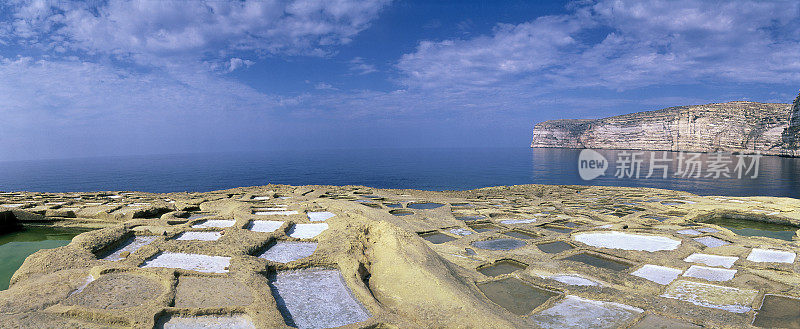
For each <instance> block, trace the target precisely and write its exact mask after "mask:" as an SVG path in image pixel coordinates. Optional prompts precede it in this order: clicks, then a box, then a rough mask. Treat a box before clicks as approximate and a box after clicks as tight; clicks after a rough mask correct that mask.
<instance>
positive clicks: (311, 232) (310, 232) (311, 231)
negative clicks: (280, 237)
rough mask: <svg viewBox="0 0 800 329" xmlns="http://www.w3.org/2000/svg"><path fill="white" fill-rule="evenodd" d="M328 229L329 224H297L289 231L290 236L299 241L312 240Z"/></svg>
mask: <svg viewBox="0 0 800 329" xmlns="http://www.w3.org/2000/svg"><path fill="white" fill-rule="evenodd" d="M327 229H328V224H325V223H321V224H295V225H294V226H292V228H291V229H289V236H290V237H293V238H298V239H310V238H313V237H316V236H317V235H319V234H320V233H322V231H325V230H327Z"/></svg>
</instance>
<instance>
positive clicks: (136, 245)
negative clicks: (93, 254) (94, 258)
mask: <svg viewBox="0 0 800 329" xmlns="http://www.w3.org/2000/svg"><path fill="white" fill-rule="evenodd" d="M156 238H158V237H157V236H137V237H131V238H128V239H127V240H125V242H123V243H122V244H121V245H120V246H119V247H117V248H116V249H114V250H113V251H111V253H110V254H108V255H107V256H105V257H103V258H102V259H103V260H110V261H118V260H121V259H124V258H125V257H122V253H124V252H128V253H131V254H132V253H134V252H136V251H137V250H139V249H140V248H142V247H144V246H146V245H148V244H150V243H151V242H153V241H155V240H156Z"/></svg>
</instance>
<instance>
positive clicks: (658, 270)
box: [631, 264, 683, 285]
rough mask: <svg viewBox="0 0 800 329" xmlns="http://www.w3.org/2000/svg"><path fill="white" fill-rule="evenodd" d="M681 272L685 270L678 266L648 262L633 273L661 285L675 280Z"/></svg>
mask: <svg viewBox="0 0 800 329" xmlns="http://www.w3.org/2000/svg"><path fill="white" fill-rule="evenodd" d="M681 273H683V271H682V270H679V269H676V268H671V267H665V266H658V265H651V264H647V265H644V266H642V267H641V268H640V269H638V270H636V271H634V272H632V273H631V275H634V276H638V277H640V278H643V279H647V280H650V281H653V282H655V283H658V284H661V285H667V284H669V283H670V282H672V281H673V280H675V279H677V278H678V276H679V275H681Z"/></svg>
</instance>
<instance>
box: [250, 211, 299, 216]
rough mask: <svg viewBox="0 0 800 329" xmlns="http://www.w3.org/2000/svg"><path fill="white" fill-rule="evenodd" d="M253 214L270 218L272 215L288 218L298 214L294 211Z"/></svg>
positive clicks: (258, 212)
mask: <svg viewBox="0 0 800 329" xmlns="http://www.w3.org/2000/svg"><path fill="white" fill-rule="evenodd" d="M255 214H256V215H259V216H272V215H281V216H290V215H297V214H298V212H297V211H296V210H284V211H280V210H278V211H256V212H255Z"/></svg>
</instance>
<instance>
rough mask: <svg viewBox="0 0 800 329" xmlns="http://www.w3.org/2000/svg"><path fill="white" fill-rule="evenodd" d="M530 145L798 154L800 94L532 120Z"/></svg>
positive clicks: (799, 140) (538, 146)
mask: <svg viewBox="0 0 800 329" xmlns="http://www.w3.org/2000/svg"><path fill="white" fill-rule="evenodd" d="M531 147H532V148H592V149H625V150H654V151H686V152H718V151H719V152H734V153H743V154H754V153H760V154H765V155H780V156H792V157H795V156H800V95H798V98H796V99H795V100H794V102H793V103H792V104H782V103H757V102H728V103H714V104H705V105H692V106H677V107H670V108H665V109H661V110H655V111H646V112H637V113H632V114H625V115H619V116H613V117H608V118H602V119H566V120H551V121H545V122H541V123H539V124H536V125H535V126H534V129H533V140H532V142H531Z"/></svg>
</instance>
